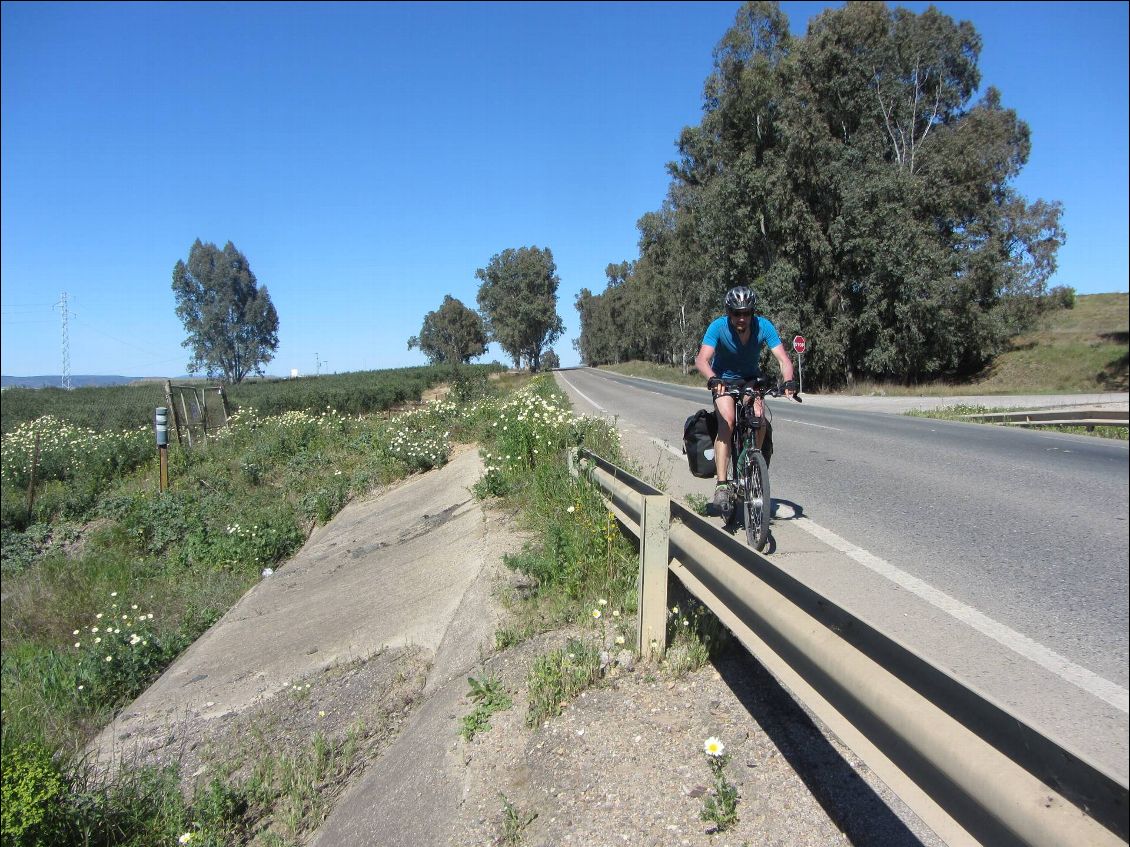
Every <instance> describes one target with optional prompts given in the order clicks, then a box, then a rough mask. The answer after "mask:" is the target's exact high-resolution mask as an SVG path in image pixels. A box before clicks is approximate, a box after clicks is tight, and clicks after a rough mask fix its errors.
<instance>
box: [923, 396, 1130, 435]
mask: <svg viewBox="0 0 1130 847" xmlns="http://www.w3.org/2000/svg"><path fill="white" fill-rule="evenodd" d="M1015 411H1016V410H1015V409H1009V408H1004V407H1000V406H981V405H978V404H976V403H959V404H957V405H954V406H947V407H943V408H938V409H928V410H922V409H911V410H910V411H908V412H905V413H904V414H905V415H907V416H908V417H912V418H934V419H936V420H944V421H963V422H965V423H981V424H991V425H992V426H1008V424H1000V423H992V422H990V421H978V420H972V421H970V420H966V416H967V415H989V414H993V413H995V412H1015ZM1039 429H1040V431H1042V432H1049V431H1050V432H1063V433H1067V434H1069V435H1091V436H1095V437H1098V438H1111V439H1114V440H1116V441H1126V440H1127V437H1128V433H1127V429H1126V427H1121V426H1095V427H1092V428H1091V429H1088V428H1087V427H1083V426H1041V427H1039Z"/></svg>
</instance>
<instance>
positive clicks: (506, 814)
mask: <svg viewBox="0 0 1130 847" xmlns="http://www.w3.org/2000/svg"><path fill="white" fill-rule="evenodd" d="M498 796H499V798H501V800H502V834H501V836H500V837H499V843H500V844H505V845H508V847H514V845H518V844H521V843H522V833H523V832H524V831H525V829H526V827H528V826H529V825H530V824H532V823H533V822H534V821H535V820H537V817H538V813H537V812H523V811H520V810H519V809H518V808H517V807H516V806H515V805H514V804H513V803H511V802H510V800H509V799H507V797H506V795H505V794H503V793H502V792H499V794H498Z"/></svg>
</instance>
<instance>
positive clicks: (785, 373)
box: [694, 285, 797, 512]
mask: <svg viewBox="0 0 1130 847" xmlns="http://www.w3.org/2000/svg"><path fill="white" fill-rule="evenodd" d="M755 299H756V298H755V297H754V294H753V291H752V290H751V289H750V288H747V287H746V286H744V285H739V286H737V287H735V288H731V289H730V290H729V291H727V292H726V314H725V315H723V316H722V317H719V318H717V319H715V320H714V321H712V322H711V323H710V326H708V327H707V328H706V334H705V335H704V336H703V338H702V347H701V348H699V351H698V356H696V357H695V360H694V364H695V367H696V368H698V372H699V373H700V374H702V375H703V376H704V377H706V387H707V388H709V389H710V390H711V392H712V393H713V394H714V407H715V409H717V411H718V435H717V437H716V438H715V440H714V462H715V465H716V466H717V468H718V484H717V485H716V486H715V488H714V508H715V509H717V510H718V511H719V512H728V511H729V510H730V506H731V495H732V488H731V486H730V482H729V480H728V479H727V476H728V474H729V464H730V463H729V458H730V432H731V431H732V430H733V427H734V398H732V397H727V396H723V393H724V392H725V391H726V389H727V388H728V387H730V386H733V387H735V388H740V387H741V386H743V385H745V383H747V382H750V381H751V380H755V379H757V378H758V377H759V376H760V375H761V364H760V358H761V345H762V344H764V345H765V346H767V347H768V348H769V350H770V352H772V354H773V356H774V357H775V358H776V359H777V362H778V364H779V365H780V366H781V376H782V377H784V380H785V395H786V396H787V397H792V396H793V395H794V394H796V390H797V384H796V383H795V382H794V381H793V363H792V361H791V360H790V359H789V354H788V353H786V352H785V346H784V345H783V344H782V343H781V338H780V336H779V335H777V329H776V327H774V326H773V323H772V322H771V321H770V320H769V319H768V318H766V317H763V316H761V315H758V316H757V317H756V319H755V318H754V303H755ZM754 412H755V413H756V414H757V417H758V418H760V419H761V420H762V421H764V418H765V408H764V403H763V401H762V399H761V398H760V397H757V398H756V399H755V400H754ZM764 440H765V427H764V426H761V427H759V428H758V430H757V448H758V449H759V450H760V449H761V445H762V442H763V441H764Z"/></svg>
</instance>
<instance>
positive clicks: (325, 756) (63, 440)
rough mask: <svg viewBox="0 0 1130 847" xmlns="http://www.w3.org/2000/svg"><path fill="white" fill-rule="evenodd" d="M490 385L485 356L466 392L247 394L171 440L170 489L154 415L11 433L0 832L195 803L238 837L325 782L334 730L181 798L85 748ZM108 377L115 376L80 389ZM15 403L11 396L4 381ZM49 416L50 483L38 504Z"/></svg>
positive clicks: (101, 828)
mask: <svg viewBox="0 0 1130 847" xmlns="http://www.w3.org/2000/svg"><path fill="white" fill-rule="evenodd" d="M417 370H425V369H417ZM480 372H481V373H480ZM434 373H435V374H436V375H437V376H438V372H434ZM476 375H478V376H481V379H478V378H476ZM432 381H433V380H431V379H430V378H429V379H424V380H419V379H417V378H414V375H413V374H411V373H410V374H409V379H408V380H407V382H408V385H409V386H412V387H413V388H414V389H415V390H416V393H410V392H409V391H408V389H406V388H405V387H403V386H396V385H395V384H394V383H393V382H389V383H388V384H389V385H390V386H391V390H392V393H393V394H394V395H395V396H398V397H403V398H405V399H414V398H415V397H416V396H418V391H419V388H420V387H421V386H423V385H426V384H429V383H430V382H432ZM343 384H347V383H343ZM276 385H277V387H278V390H281V391H284V392H285V391H286V390H287V389H288V388H289V387H290V385H289V384H288V383H279V384H276ZM264 389H265V386H264V388H261V389H260V390H264ZM489 390H490V389H489V381H488V380H487V379H486V374H485V371H484V369H471V370H470V371H468V373H467V375H466V376H464V377H461V378H460V379H459V380H458V381H457V384H456V385H455V386H454V389H453V393H459V394H461V395H463V396H465V397H473V396H474V395H479V398H478V399H476V400H471V401H469V402H468V403H466V404H465V405H464V406H461V407H460V406H457V405H456V404H454V403H448V402H444V403H435V404H431V405H429V406H427V407H423V408H419V409H415V410H412V411H409V412H407V413H404V414H402V415H399V416H398V417H395V418H392V419H388V418H386V417H385V416H384V415H369V416H367V417H366V416H358V415H352V414H343V413H341V412H340V411H335V410H333V409H332V408H331V409H325V410H323V411H320V412H305V411H288V412H284V413H281V414H264V413H259V412H256V411H255V410H253V409H251V410H246V411H244V412H242V413H239V414H237V415H236V416H235V417H234V418H233V420H232V423H231V425H230V426H229V427H227V428H225V429H223V430H221V431H220V432H218V433H217V434H216V435H215V437H213V438H211V439H210V440H209V443H208V445H207V447H205V448H198V449H196V450H181V449H179V448H178V447H176V446H173V447H172V448H171V449H170V480H171V487H170V490H169V491H167V492H165V493H164V494H161V493H159V492H158V490H157V488H158V486H157V467H156V462H155V461H154V453H155V452H156V451H155V449H154V448H153V446H152V433H151V432H150V431H148V427H146V429H145V430H140V429H138V430H133V431H127V432H124V433H114V432H109V431H102V432H95V433H92V432H86V431H82V430H78V429H77V428H75V427H72V426H69V425H67V424H63V423H60V422H59V421H58V420H46V421H45V420H40V421H32V422H30V423H26V424H24V425H23V426H22V427H16V428H15V429H14V430H13V431H12V432H9V433H7V434H6V435H5V436H4V440H3V454H4V462H3V475H2V477H0V482H2V492H0V493H2V498H3V510H2V514H3V524H2V527H0V529H2V539H3V558H2V567H3V571H4V591H5V607H4V616H3V622H2V624H0V635H2V653H3V663H2V681H3V687H2V701H3V704H2V708H3V736H2V749H3V757H4V776H5V783H4V792H5V804H4V805H5V821H4V827H5V841H4V843H5V845H7V844H8V843H20V844H24V843H36V842H35V839H36V838H41V839H42V840H44V843H63V842H66V843H83V842H86V843H92V844H103V843H105V844H110V843H127V842H128V843H135V844H138V845H142V844H166V843H173V842H174V841H175V840H176V838H177V837H178V836H179V835H181V834H183V833H184V832H186V831H190V829H189V828H188V825H189V823H190V822H191V821H198V822H199V821H201V820H205V821H206V820H212V819H214V826H213V824H206V823H202V824H200V826H201V827H203V829H199V830H191V831H196V832H198V834H200V837H201V839H202V841H203V843H209V839H211V843H215V844H223V843H235V842H234V841H232V840H230V839H234V838H235V835H234V834H233V833H235V832H236V830H237V829H238V827H239V826H241V825H242V824H240V823H239V821H244V822H246V820H247V819H248V816H251V818H254V816H255V815H263V814H268V812H267V811H264V808H265V807H264V803H268V800H269V803H268V805H269V806H270V808H271V809H272V810H273V811H270V812H269V814H271V815H277V814H280V812H279V803H282V802H283V799H282V798H285V797H293V796H294V793H295V791H298V790H299V787H300V786H302V785H305V786H307V788H306V789H303V790H308V791H314V787H315V786H317V785H319V784H320V783H321V782H322V781H323V777H324V776H325V774H326V773H329V772H330V771H332V769H333V768H335V767H337V765H335V764H334V762H338V761H340V760H341V758H342V756H344V755H345V753H343V752H342V751H341V750H338V749H337V747H336V746H335V745H336V744H338V742H337V741H334V742H331V741H329V740H326V739H322V740H321V741H319V740H318V739H315V743H314V745H313V748H312V749H311V751H310V754H309V759H310V761H309V762H306V763H303V762H297V761H294V760H293V757H291V759H290V760H288V761H287V762H283V761H279V762H276V763H275V765H274V766H272V767H273V770H271V771H270V773H267V772H263V773H261V774H260V775H259V782H258V787H254V786H252V787H248V785H249V784H246V783H240V784H239V785H235V786H229V787H224V786H220V785H217V786H214V787H213V788H210V789H208V791H207V792H204V794H201V795H199V796H197V797H195V798H193V799H191V800H190V801H189V802H188V804H187V805H186V802H185V801H184V800H183V799H182V798H181V796H180V793H179V788H178V787H177V783H178V779H177V776H176V775H175V774H173V775H170V774H166V773H163V772H158V771H153V770H146V769H138V770H133V771H129V772H127V773H126V774H124V775H123V776H122V778H121V779H119V780H117V781H115V782H114V783H113V784H112V785H109V786H105V785H98V784H96V783H95V782H94V781H93V780H91V779H89V778H88V775H87V774H85V773H84V771H83V767H82V763H81V750H82V749H83V748H84V746H85V744H86V743H87V742H88V741H89V740H90V739H91V738H92V737H93V735H94V734H95V733H96V732H97V731H98V730H99V729H101V727H102V726H104V725H105V724H106V723H107V722H108V721H109V720H110V719H111V717H112V716H113V714H114V712H115V711H116V710H117V709H118V708H119V707H120V706H121V705H123V704H124V703H127V702H129V700H131V699H132V698H133V697H135V696H136V695H137V694H138V693H140V692H141V691H142V690H143V689H144V688H145V686H146V685H148V684H149V683H150V682H151V681H152V680H153V679H154V678H155V677H156V676H157V675H158V674H159V673H160V672H161V671H162V670H163V669H164V668H165V667H167V666H168V664H169V663H170V662H171V661H172V660H173V659H174V658H175V657H176V656H177V655H178V654H179V653H180V652H181V651H182V650H183V649H184V648H185V647H187V646H188V645H189V644H191V643H192V641H194V640H195V639H196V638H197V637H198V636H199V635H200V634H201V633H202V632H203V631H204V630H205V629H207V628H208V627H209V626H210V625H211V624H212V623H214V622H215V621H216V620H217V619H218V618H219V616H220V615H221V614H223V612H224V611H226V610H227V609H228V608H229V607H230V606H231V604H232V603H233V602H234V601H235V600H236V599H238V598H239V597H240V596H241V595H242V594H243V593H244V592H245V591H246V590H247V589H248V588H249V587H250V586H251V585H253V584H254V583H255V582H256V581H257V580H258V579H260V578H261V576H260V572H261V571H262V570H263V569H264V568H265V567H271V566H274V565H277V564H278V563H279V562H281V561H284V560H285V559H286V558H287V557H289V556H290V555H291V554H293V553H294V552H295V551H296V550H297V549H298V548H299V547H300V546H301V544H302V543H303V541H304V540H305V539H306V537H307V536H308V534H309V532H310V531H311V530H312V529H313V527H314V526H316V525H317V524H319V523H324V522H325V521H327V520H329V519H330V518H331V517H332V516H333V515H334V514H335V513H336V512H337V511H338V510H340V509H341V508H342V507H343V506H344V505H345V503H347V502H348V501H349V499H350V498H352V497H354V496H356V495H358V494H364V493H367V492H369V491H371V490H372V489H373V488H374V487H376V486H379V485H381V484H383V483H387V482H390V481H392V480H394V479H397V478H399V477H402V476H404V475H406V474H409V473H413V472H416V471H421V470H426V469H428V468H431V467H436V466H438V465H440V464H443V463H444V462H445V461H446V459H447V455H448V452H449V450H450V448H451V444H452V441H453V439H459V438H462V439H465V440H474V439H475V438H476V435H477V433H478V432H479V430H481V428H482V427H483V426H484V425H485V422H486V421H487V420H488V419H489V418H490V416H491V414H492V413H493V412H494V411H496V409H497V405H498V404H497V401H495V400H492V399H490V398H488V397H483V396H482V395H483V394H484V392H488V391H489ZM98 391H105V392H109V393H114V394H116V393H118V390H116V389H88V392H90V393H91V394H92V395H94V396H95V397H97V392H98ZM16 393H17V394H20V395H23V394H27V395H33V394H37V393H38V392H31V391H27V392H16ZM74 393H77V392H74ZM4 405H5V411H7V410H8V399H7V397H6V398H5V404H4ZM37 432H38V433H39V434H40V439H39V461H38V464H37V478H36V487H37V489H38V491H37V496H36V498H35V500H34V503H33V508H32V511H31V513H30V515H29V513H28V509H27V505H28V502H29V498H28V493H29V492H28V486H29V483H30V481H31V473H30V469H29V462H30V459H31V457H32V456H33V455H34V435H35V433H37ZM29 438H30V439H31V440H29ZM45 763H48V764H50V766H51V767H50V768H48V767H47V765H46V764H45ZM263 767H265V765H263ZM302 773H306V774H313V776H311V777H310V778H309V779H306V778H301V779H300V778H299V776H300V775H301V774H302ZM60 786H62V788H61V787H60ZM170 786H171V787H170ZM61 791H62V792H64V793H65V796H66V798H67V800H66V802H63V803H54V804H53V805H52V807H51V808H52V810H54V811H50V812H49V813H48V812H47V811H44V812H43V814H42V815H41V816H40V818H37V817H36V815H37V814H38V813H37V812H36V811H35V809H36V808H38V804H39V803H40V801H39V800H37V799H36V798H48V797H54V796H55V795H56V794H58V793H59V792H61ZM315 793H317V792H315ZM272 797H273V798H275V799H270V798H272ZM264 798H267V799H264ZM9 799H11V801H12V802H11V803H10V804H9V802H8V800H9ZM44 802H45V800H44ZM286 802H287V803H291V801H289V800H287V801H286ZM291 805H292V806H293V808H294V814H293V816H294V817H295V820H296V821H298V822H297V823H296V824H295V826H296V827H299V828H300V827H301V826H303V825H304V824H301V822H300V821H299V819H302V820H313V818H310V817H309V816H310V815H311V814H313V812H311V811H310V809H311V808H314V806H312V805H311V802H310V799H309V798H306V799H302V798H301V797H299V798H298V799H296V800H294V801H293V803H291ZM315 805H316V804H315ZM205 807H207V808H205ZM207 809H212V812H207ZM97 810H101V811H97ZM224 810H227V811H224ZM256 810H258V811H256ZM303 810H304V811H303ZM41 811H42V810H41ZM208 815H212V818H209V817H208ZM221 818H222V820H221ZM205 830H207V833H205ZM295 831H297V830H295ZM58 832H63V833H65V837H57V836H58ZM9 833H11V838H12V841H11V842H9ZM37 833H46V834H44V835H42V836H40V835H37ZM288 837H289V836H288ZM198 843H199V842H198ZM278 843H282V842H278Z"/></svg>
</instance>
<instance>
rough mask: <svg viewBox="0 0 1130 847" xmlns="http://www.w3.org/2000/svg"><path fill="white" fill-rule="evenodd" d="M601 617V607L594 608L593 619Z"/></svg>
mask: <svg viewBox="0 0 1130 847" xmlns="http://www.w3.org/2000/svg"><path fill="white" fill-rule="evenodd" d="M599 617H600V609H593V610H592V618H593V620H597V619H598V618H599Z"/></svg>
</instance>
